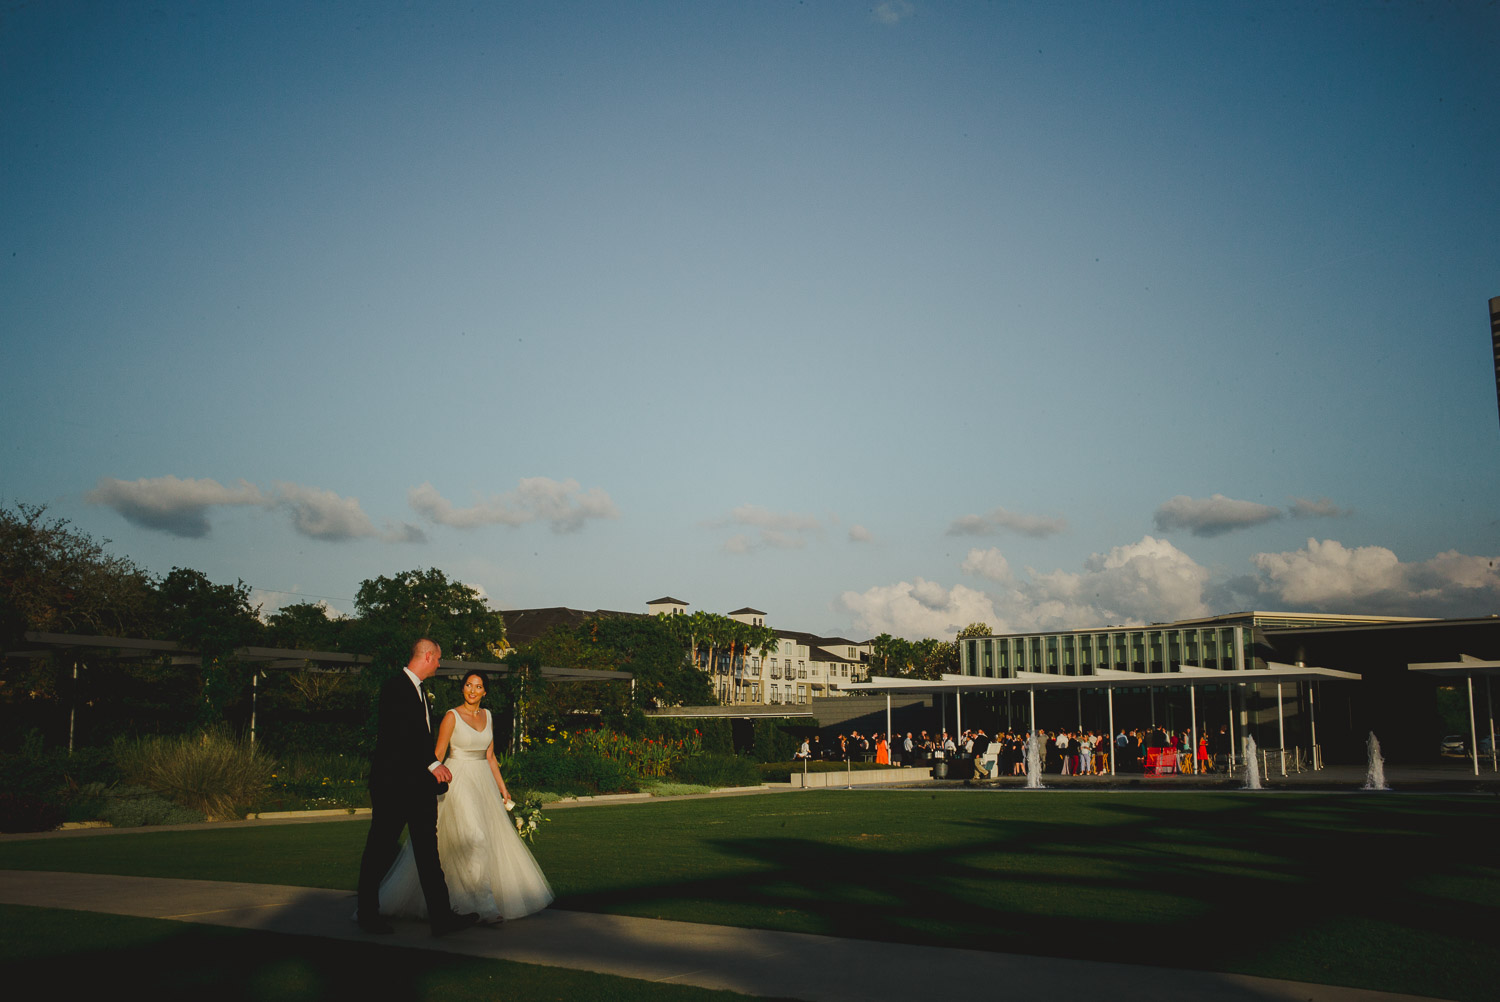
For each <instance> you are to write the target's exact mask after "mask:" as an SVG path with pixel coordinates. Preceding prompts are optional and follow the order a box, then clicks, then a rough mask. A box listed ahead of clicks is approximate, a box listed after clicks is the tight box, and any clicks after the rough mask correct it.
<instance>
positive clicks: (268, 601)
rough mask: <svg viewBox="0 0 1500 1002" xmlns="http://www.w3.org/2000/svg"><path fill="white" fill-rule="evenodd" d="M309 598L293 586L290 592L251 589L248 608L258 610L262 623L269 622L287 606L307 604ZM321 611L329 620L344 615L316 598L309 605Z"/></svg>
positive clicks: (325, 600) (323, 600)
mask: <svg viewBox="0 0 1500 1002" xmlns="http://www.w3.org/2000/svg"><path fill="white" fill-rule="evenodd" d="M309 597H310V596H307V595H304V594H302V591H301V589H300V588H299V587H296V586H294V587H293V588H292V590H291V591H277V590H276V589H274V588H251V589H250V606H251V608H254V609H259V610H260V618H261V621H262V622H265V621H268V620H270V618H271V617H272V616H273V615H275V614H276V613H278V612H280V611H281V610H282V609H285V608H286V607H287V606H289V605H297V604H299V603H301V602H307V601H308V599H309ZM309 604H310V605H313V606H316V607H317V608H319V609H322V610H323V615H325V616H327V617H328V618H329V619H338V618H340V617H342V616H343V615H344V614H343V613H342V612H340V611H339V610H338V609H335V608H334V607H333V606H332V605H331V604H329V602H328V600H327V599H326V598H318V599H315V600H314V601H312V602H310V603H309Z"/></svg>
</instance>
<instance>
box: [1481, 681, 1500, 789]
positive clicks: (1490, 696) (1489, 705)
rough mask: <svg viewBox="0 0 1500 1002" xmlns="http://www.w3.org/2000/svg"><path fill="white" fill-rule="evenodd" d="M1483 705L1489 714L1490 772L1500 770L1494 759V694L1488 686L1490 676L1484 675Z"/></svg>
mask: <svg viewBox="0 0 1500 1002" xmlns="http://www.w3.org/2000/svg"><path fill="white" fill-rule="evenodd" d="M1484 705H1485V708H1486V709H1487V710H1489V714H1490V772H1495V771H1497V770H1500V765H1497V764H1496V761H1495V752H1496V751H1497V749H1496V748H1495V694H1494V692H1493V691H1492V688H1491V686H1490V677H1489V676H1488V675H1486V676H1485V677H1484Z"/></svg>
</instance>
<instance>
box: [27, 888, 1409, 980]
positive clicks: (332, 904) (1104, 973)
mask: <svg viewBox="0 0 1500 1002" xmlns="http://www.w3.org/2000/svg"><path fill="white" fill-rule="evenodd" d="M0 902H3V903H5V904H18V905H36V906H41V907H46V908H61V909H71V910H75V911H91V912H103V913H107V914H112V915H133V916H140V917H144V918H156V919H172V920H176V921H182V922H194V923H200V924H204V925H216V926H229V927H232V928H237V929H254V930H261V931H267V932H278V933H285V934H289V935H294V936H319V937H325V938H329V939H340V940H352V941H358V942H365V943H370V944H377V945H384V946H396V947H406V948H411V949H419V950H436V951H442V952H446V953H455V954H464V955H468V956H474V957H488V958H493V959H497V960H513V961H519V962H521V963H526V964H540V965H544V966H549V967H565V968H572V969H576V970H584V971H595V972H598V973H602V974H614V975H619V976H622V977H627V978H639V979H643V980H647V981H656V982H663V983H676V984H688V985H697V986H700V987H703V988H719V989H728V990H730V991H735V992H741V993H743V994H746V995H759V996H777V997H783V998H797V999H808V1000H820V1002H822V1000H826V1002H869V1000H870V999H879V998H927V997H930V996H931V995H932V994H933V993H938V994H941V995H942V996H943V997H945V998H947V997H957V998H966V997H975V998H990V997H994V996H996V995H1003V996H1004V997H1006V998H1051V997H1054V996H1056V995H1058V994H1059V993H1061V994H1065V995H1067V996H1068V997H1070V998H1099V999H1109V1000H1110V1002H1136V1000H1139V1002H1162V1000H1164V999H1213V1000H1225V1002H1257V1000H1258V1002H1265V1000H1298V1002H1354V1000H1372V1002H1373V1000H1398V999H1411V998H1415V996H1407V995H1394V994H1388V993H1383V992H1373V991H1365V990H1361V989H1353V988H1337V987H1331V986H1326V985H1312V984H1304V983H1300V982H1293V981H1276V980H1271V979H1268V978H1253V977H1246V976H1242V975H1234V974H1213V973H1206V972H1201V971H1184V970H1178V969H1174V968H1162V967H1144V966H1135V965H1130V964H1110V963H1099V962H1094V961H1085V960H1060V959H1056V958H1051V957H1022V956H1015V955H1010V954H1003V953H986V952H982V951H976V950H951V949H942V948H937V947H924V946H907V945H903V944H899V943H875V942H869V941H865V940H853V939H839V938H835V937H830V936H811V935H806V934H801V933H785V932H767V931H763V930H756V929H740V928H734V927H728V926H714V925H697V924H693V923H687V922H667V921H662V920H659V919H642V918H629V917H625V916H619V915H596V914H591V913H586V912H571V911H564V910H562V909H556V908H553V909H548V910H547V911H544V912H542V913H540V914H538V915H534V916H532V917H530V918H527V919H522V920H520V921H518V922H509V923H506V924H505V925H503V926H500V927H498V928H475V929H469V930H465V931H464V932H461V933H457V934H455V935H452V936H448V937H445V938H443V939H434V938H432V937H431V936H430V935H428V933H427V929H426V927H425V925H421V924H417V923H402V924H399V925H398V927H397V932H396V934H395V935H394V936H368V935H365V934H364V933H361V932H360V931H359V930H358V929H357V928H356V927H355V925H354V922H353V921H352V915H353V912H354V895H353V894H351V893H349V892H347V891H329V890H321V889H317V888H308V887H282V886H276V885H269V884H239V883H222V882H216V881H206V880H175V879H165V878H155V877H121V876H107V875H99V874H80V873H43V872H34V871H24V870H0Z"/></svg>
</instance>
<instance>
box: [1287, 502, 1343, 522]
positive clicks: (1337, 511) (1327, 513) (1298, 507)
mask: <svg viewBox="0 0 1500 1002" xmlns="http://www.w3.org/2000/svg"><path fill="white" fill-rule="evenodd" d="M1287 510H1288V511H1289V512H1290V513H1291V516H1292V517H1293V518H1347V517H1349V516H1350V515H1352V514H1354V510H1353V509H1352V508H1340V507H1339V506H1338V505H1336V504H1334V503H1333V502H1332V501H1330V500H1328V499H1327V498H1293V499H1292V506H1291V508H1289V509H1287Z"/></svg>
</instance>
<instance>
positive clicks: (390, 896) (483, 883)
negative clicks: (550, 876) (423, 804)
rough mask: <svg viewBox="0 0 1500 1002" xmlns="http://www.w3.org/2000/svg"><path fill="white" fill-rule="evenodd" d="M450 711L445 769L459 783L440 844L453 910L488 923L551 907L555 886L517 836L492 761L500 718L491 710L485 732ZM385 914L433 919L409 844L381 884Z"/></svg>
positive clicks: (441, 818) (441, 815) (443, 816)
mask: <svg viewBox="0 0 1500 1002" xmlns="http://www.w3.org/2000/svg"><path fill="white" fill-rule="evenodd" d="M448 712H449V713H452V714H453V718H454V719H453V737H452V739H451V740H450V741H449V745H448V760H447V762H445V763H444V764H445V765H447V766H448V769H449V771H450V772H452V773H453V781H452V782H451V783H449V784H448V792H447V793H445V794H443V795H441V796H440V797H438V816H437V840H438V858H439V859H440V860H441V862H442V864H443V876H444V877H446V878H447V881H448V896H449V897H450V898H452V900H453V910H454V911H456V912H459V913H463V912H477V913H478V915H479V918H480V921H488V922H493V921H496V920H498V919H518V918H521V917H522V916H523V915H530V914H532V913H533V912H539V911H541V910H542V909H543V908H546V907H547V905H549V904H551V903H552V899H553V897H554V895H553V893H552V887H551V885H550V884H548V883H547V877H546V876H545V875H544V874H543V873H542V868H541V867H539V866H537V865H536V860H535V859H533V858H532V857H531V850H529V849H527V848H526V843H525V842H523V841H521V836H520V835H519V834H517V833H516V826H515V823H514V822H513V821H512V820H511V815H510V814H509V813H508V812H507V811H506V810H505V800H504V798H502V797H501V796H500V788H499V787H498V786H497V785H496V784H495V777H494V776H493V775H492V774H491V773H490V765H489V762H488V761H487V760H486V759H485V751H486V750H487V749H488V748H489V746H490V742H491V741H493V740H494V715H493V714H492V713H490V712H489V711H488V710H486V711H485V714H484V730H482V731H476V730H475V729H474V728H472V727H470V726H469V725H468V724H466V723H464V722H463V720H462V719H460V718H459V716H458V714H457V713H454V712H453V711H452V710H449V711H448ZM380 914H382V915H391V916H399V917H403V918H417V919H425V918H427V901H426V899H425V898H423V896H422V884H421V881H420V880H419V879H418V877H417V861H416V858H415V857H414V856H413V855H412V851H411V842H410V841H409V840H408V841H407V843H406V844H405V845H403V846H402V847H401V854H400V855H399V856H397V857H396V862H395V863H394V864H392V866H391V869H390V872H389V873H387V874H386V875H385V879H384V880H382V881H381V882H380Z"/></svg>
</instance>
